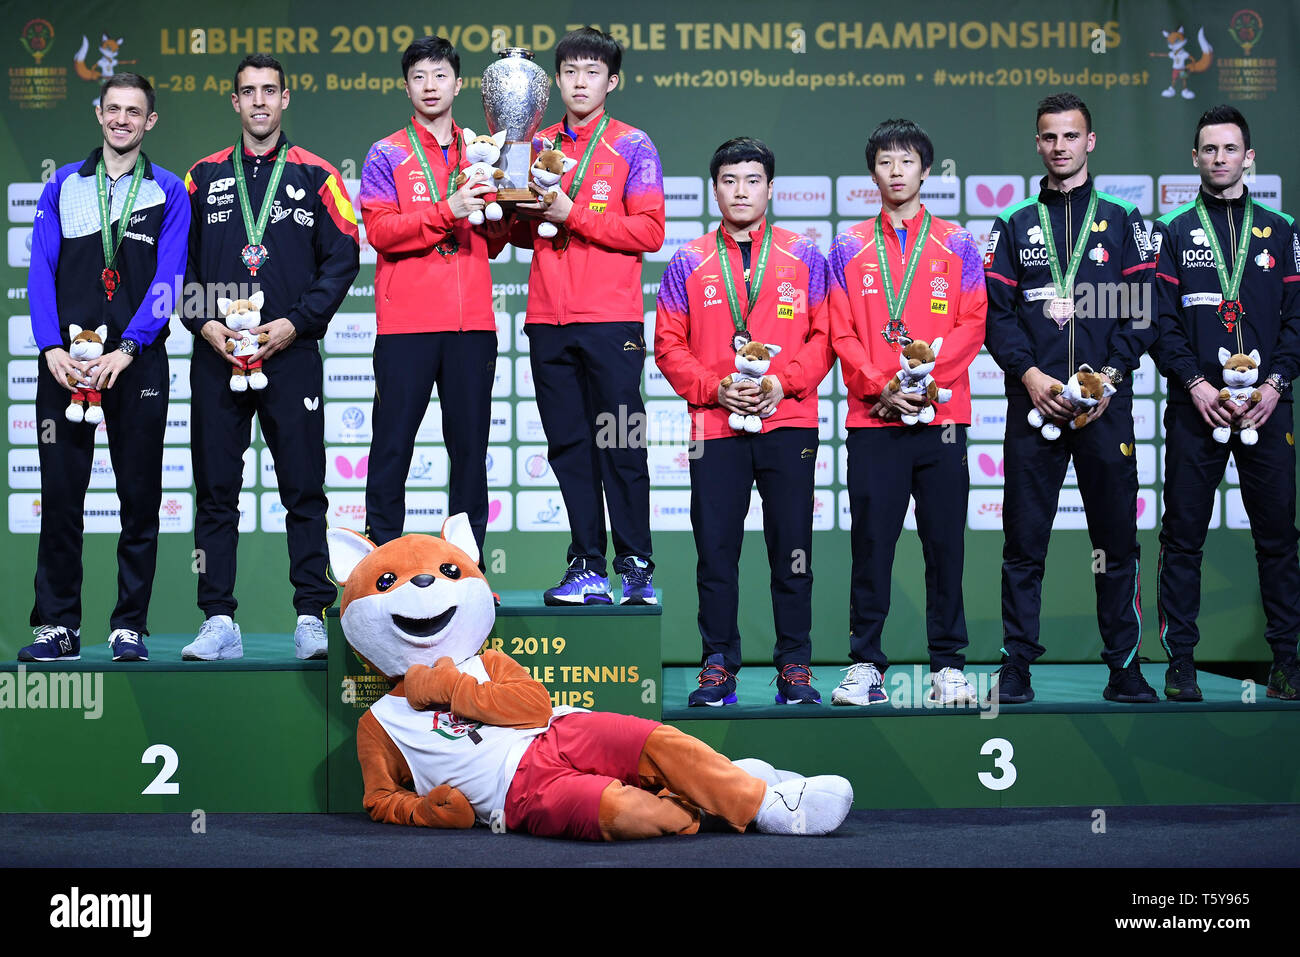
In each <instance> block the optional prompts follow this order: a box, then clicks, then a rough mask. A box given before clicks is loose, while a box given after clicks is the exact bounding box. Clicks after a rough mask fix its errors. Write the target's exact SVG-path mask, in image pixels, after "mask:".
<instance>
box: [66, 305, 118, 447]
mask: <svg viewBox="0 0 1300 957" xmlns="http://www.w3.org/2000/svg"><path fill="white" fill-rule="evenodd" d="M68 336H69V338H71V340H72V342H71V343H70V345H69V346H68V355H70V356H72V358H74V359H76V360H77V361H78V362H85V361H86V360H88V359H98V358H99V357H100V356H102V355H103V354H104V340H105V339H107V338H108V326H100V327H99V328H98V329H82V328H81V326H78V325H76V324H75V323H73V324H71V325H69V326H68ZM68 385H69V386H71V387H72V401H71V402H69V403H68V407H67V408H66V409H64V410H63V417H64V418H65V419H67V420H68V421H69V422H86V423H88V424H90V425H99V423H101V422H103V421H104V410H103V408H102V407H101V406H100V404H99V399H100V394H99V391H98V390H97V389H89V388H87V387H86V386H84V385H83V384H82V380H81V379H78V378H77V377H76V376H75V375H70V376H68Z"/></svg>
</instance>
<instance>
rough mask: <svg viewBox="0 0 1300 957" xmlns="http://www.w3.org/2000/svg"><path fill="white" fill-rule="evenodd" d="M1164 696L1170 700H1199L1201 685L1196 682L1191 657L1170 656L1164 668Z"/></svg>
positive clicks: (1194, 667)
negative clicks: (1167, 664) (1166, 666)
mask: <svg viewBox="0 0 1300 957" xmlns="http://www.w3.org/2000/svg"><path fill="white" fill-rule="evenodd" d="M1165 697H1166V698H1167V699H1168V700H1170V701H1200V700H1201V686H1200V685H1198V684H1197V683H1196V665H1195V664H1193V663H1192V659H1191V658H1170V659H1169V667H1168V668H1166V669H1165Z"/></svg>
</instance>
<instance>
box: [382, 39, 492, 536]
mask: <svg viewBox="0 0 1300 957" xmlns="http://www.w3.org/2000/svg"><path fill="white" fill-rule="evenodd" d="M402 73H403V75H404V76H405V77H406V95H407V96H408V97H409V98H410V100H411V105H412V107H414V109H415V115H414V116H412V118H411V120H410V122H408V123H407V124H406V126H404V127H403V128H402V129H400V130H398V131H397V132H396V133H393V134H392V135H391V136H387V137H385V138H384V139H382V140H380V141H379V142H378V143H376V144H375V145H374V146H372V147H371V148H370V153H369V155H368V156H367V157H366V163H365V167H364V168H363V170H362V173H361V213H362V221H363V222H364V223H365V227H366V238H367V239H368V240H369V241H370V245H372V246H373V247H374V248H375V252H376V254H377V262H376V265H375V317H376V321H377V323H378V333H379V334H378V337H377V338H376V339H375V355H374V364H375V404H374V415H373V433H372V438H371V443H370V475H369V477H368V478H367V481H366V534H367V535H368V536H369V537H370V539H371V540H372V541H374V542H376V543H377V544H380V545H382V544H383V543H384V542H387V541H390V540H392V539H394V538H397V537H398V536H400V535H401V534H402V531H403V527H404V524H405V521H406V476H407V472H408V471H409V470H410V467H411V455H412V453H413V451H414V449H415V436H416V433H417V432H418V431H419V428H420V422H421V421H422V420H423V418H424V414H425V412H426V411H427V410H428V407H429V397H430V394H431V393H432V392H433V388H434V384H435V383H436V384H437V387H438V395H439V396H440V397H441V399H442V402H443V408H444V409H447V410H448V412H450V413H451V414H446V415H444V416H443V439H444V442H445V443H446V446H447V459H448V464H449V468H450V481H449V483H448V484H449V486H450V488H449V490H448V493H449V501H450V507H451V508H452V509H453V510H454V511H455V512H465V513H466V514H467V515H469V521H470V526H471V527H472V528H473V529H474V537H475V539H476V541H477V542H478V546H479V550H480V552H481V551H482V549H483V538H484V534H485V531H486V528H487V520H488V494H487V465H486V457H487V442H488V430H489V426H490V424H491V411H492V382H493V380H494V378H495V376H496V356H497V338H496V319H495V316H494V315H493V311H492V276H491V273H490V272H489V268H488V259H489V258H490V257H491V256H493V255H495V254H496V253H498V252H500V251H501V249H502V248H503V247H504V246H505V233H506V227H504V226H497V225H494V224H486V225H484V226H471V225H470V223H469V220H468V219H467V218H466V217H468V216H469V214H470V213H471V212H473V211H475V210H481V209H483V208H484V205H485V203H484V200H483V194H484V193H487V192H489V191H490V189H491V187H489V186H487V185H485V184H482V183H477V182H476V183H467V184H465V185H464V186H462V187H461V188H460V189H456V188H455V185H456V184H455V182H454V178H455V177H457V176H458V175H459V170H461V169H462V168H464V167H466V166H468V165H469V163H468V161H466V159H465V143H464V137H463V135H462V132H461V128H460V127H459V126H457V125H456V122H455V120H453V119H452V116H451V108H452V103H453V101H454V100H455V97H456V94H458V93H459V92H460V89H461V79H460V56H459V54H457V52H456V48H455V47H453V46H452V45H451V44H450V43H448V42H447V41H446V40H445V39H443V38H442V37H432V36H426V37H420V38H419V39H418V40H416V41H415V42H414V43H412V44H411V45H410V46H409V47H407V48H406V51H405V52H404V53H403V54H402ZM422 160H423V162H421V161H422ZM430 180H432V182H431V181H430Z"/></svg>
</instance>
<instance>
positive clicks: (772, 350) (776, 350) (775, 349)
mask: <svg viewBox="0 0 1300 957" xmlns="http://www.w3.org/2000/svg"><path fill="white" fill-rule="evenodd" d="M767 352H768V355H770V356H772V357H773V358H775V357H776V356H777V355H779V354H780V352H781V347H780V346H775V345H769V346H768V347H767Z"/></svg>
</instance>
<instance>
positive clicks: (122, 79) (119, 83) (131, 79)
mask: <svg viewBox="0 0 1300 957" xmlns="http://www.w3.org/2000/svg"><path fill="white" fill-rule="evenodd" d="M119 87H120V88H127V89H132V90H142V91H143V92H144V98H145V100H146V101H147V102H148V103H149V112H150V113H152V112H153V104H154V92H153V84H151V83H150V82H149V81H148V80H146V79H145V78H144V77H142V76H141V75H140V74H139V73H114V74H113V75H112V76H110V77H106V78H105V79H104V82H103V83H102V84H100V87H99V99H100V101H101V102H102V101H103V99H104V94H106V93H107V92H108V91H109V90H112V89H114V88H119Z"/></svg>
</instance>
